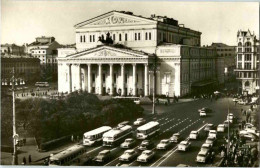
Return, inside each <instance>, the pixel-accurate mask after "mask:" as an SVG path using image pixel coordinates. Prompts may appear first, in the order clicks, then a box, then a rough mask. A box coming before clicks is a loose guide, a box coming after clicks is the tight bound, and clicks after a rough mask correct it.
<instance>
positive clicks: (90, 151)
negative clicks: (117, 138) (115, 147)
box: [87, 146, 102, 154]
mask: <svg viewBox="0 0 260 168" xmlns="http://www.w3.org/2000/svg"><path fill="white" fill-rule="evenodd" d="M101 147H102V146H100V147H97V148H95V149H92V150H91V151H88V152H87V154H89V153H91V152H93V151H95V150H97V149H99V148H101Z"/></svg>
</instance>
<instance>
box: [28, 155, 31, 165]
mask: <svg viewBox="0 0 260 168" xmlns="http://www.w3.org/2000/svg"><path fill="white" fill-rule="evenodd" d="M28 162H29V164H31V162H32V157H31V155H29V158H28Z"/></svg>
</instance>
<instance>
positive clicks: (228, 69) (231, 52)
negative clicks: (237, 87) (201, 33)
mask: <svg viewBox="0 0 260 168" xmlns="http://www.w3.org/2000/svg"><path fill="white" fill-rule="evenodd" d="M209 47H210V48H215V49H216V50H217V54H218V55H219V56H222V57H223V58H224V69H223V73H224V74H225V79H226V80H229V79H232V78H235V73H234V69H235V67H236V46H229V45H227V44H223V43H212V44H211V46H209Z"/></svg>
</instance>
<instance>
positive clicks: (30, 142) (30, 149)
mask: <svg viewBox="0 0 260 168" xmlns="http://www.w3.org/2000/svg"><path fill="white" fill-rule="evenodd" d="M75 144H77V143H76V142H74V143H72V142H71V143H69V144H66V145H63V146H61V147H59V148H55V149H53V150H49V151H47V152H38V148H37V144H36V142H35V140H34V138H32V137H30V138H26V145H24V146H22V147H18V149H19V150H18V164H19V165H21V163H22V162H23V158H24V157H25V158H26V162H27V164H29V163H28V157H29V155H31V158H32V163H31V165H42V164H43V160H44V159H45V158H46V157H49V156H50V154H52V153H53V154H55V153H58V152H61V151H63V150H64V149H66V148H68V147H69V146H72V145H75ZM11 164H12V154H11V153H6V152H1V165H11Z"/></svg>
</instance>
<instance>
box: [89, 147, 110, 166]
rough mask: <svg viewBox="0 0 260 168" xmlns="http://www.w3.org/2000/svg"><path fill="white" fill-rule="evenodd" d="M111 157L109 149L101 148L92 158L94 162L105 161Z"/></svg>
mask: <svg viewBox="0 0 260 168" xmlns="http://www.w3.org/2000/svg"><path fill="white" fill-rule="evenodd" d="M110 158H111V152H110V150H103V151H101V152H99V153H98V155H97V156H96V157H95V158H94V159H93V160H94V161H96V162H100V163H102V162H106V161H108V160H109V159H110Z"/></svg>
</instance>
